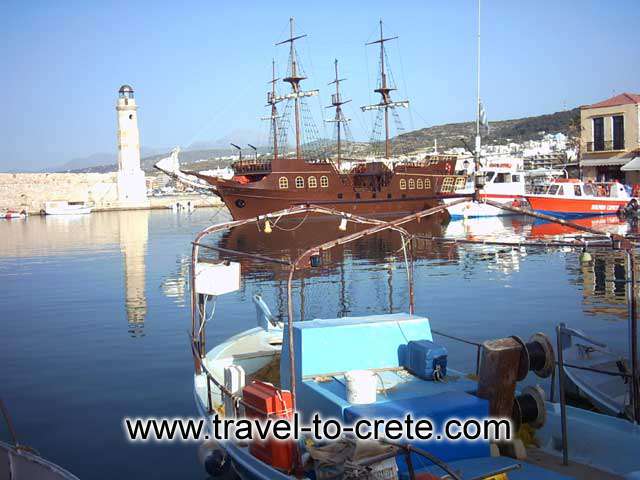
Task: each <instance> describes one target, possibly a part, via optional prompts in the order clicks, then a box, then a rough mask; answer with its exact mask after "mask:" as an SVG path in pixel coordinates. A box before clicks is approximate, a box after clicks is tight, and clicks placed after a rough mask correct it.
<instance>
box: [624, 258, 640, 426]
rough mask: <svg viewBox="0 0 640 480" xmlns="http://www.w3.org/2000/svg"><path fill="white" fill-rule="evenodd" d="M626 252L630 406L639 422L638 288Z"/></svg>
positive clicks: (633, 270)
mask: <svg viewBox="0 0 640 480" xmlns="http://www.w3.org/2000/svg"><path fill="white" fill-rule="evenodd" d="M626 253H627V303H628V306H629V353H630V355H631V385H630V387H631V407H632V409H633V419H634V421H635V422H636V423H637V424H640V385H639V384H640V378H639V377H638V290H637V286H636V261H635V257H634V254H633V251H632V250H631V249H627V250H626Z"/></svg>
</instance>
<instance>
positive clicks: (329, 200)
mask: <svg viewBox="0 0 640 480" xmlns="http://www.w3.org/2000/svg"><path fill="white" fill-rule="evenodd" d="M304 36H305V35H296V34H295V31H294V21H293V18H292V19H290V36H289V38H288V39H286V40H284V41H282V42H279V43H278V44H277V45H280V44H288V45H289V66H288V76H287V77H286V78H284V79H283V81H284V82H285V83H288V84H289V85H290V88H291V91H290V92H289V93H288V94H285V95H278V93H277V92H276V84H277V81H278V79H277V78H276V75H275V65H274V68H273V78H272V80H271V90H270V91H269V92H268V94H267V106H268V107H270V116H269V117H267V119H268V120H269V121H270V122H271V135H272V142H273V155H272V156H269V157H268V158H266V159H265V158H262V157H257V156H256V158H253V159H250V160H246V159H245V160H242V159H240V160H239V161H236V162H234V163H233V165H232V167H233V170H234V177H233V178H232V179H228V180H225V179H222V178H219V177H215V176H211V175H206V174H201V173H198V172H186V171H185V172H181V173H184V174H188V175H193V176H195V177H198V178H199V179H200V183H201V184H202V183H203V182H202V181H204V182H206V184H207V185H209V186H210V188H211V190H212V191H213V193H214V194H216V195H218V196H219V197H220V198H221V199H222V200H223V201H224V203H225V204H226V206H227V207H228V209H229V210H230V212H231V214H232V216H233V218H234V219H236V220H238V219H246V218H251V217H255V216H257V215H261V214H265V213H269V212H273V211H277V210H282V209H285V208H288V207H291V206H294V205H301V204H303V205H304V204H316V205H323V206H327V207H330V208H335V209H337V210H341V211H344V212H347V213H354V214H355V213H357V214H361V215H395V216H400V215H403V214H407V213H412V212H418V211H420V210H424V209H426V208H431V207H433V206H435V205H438V204H439V203H440V198H441V196H442V195H443V194H444V195H446V194H451V193H452V192H453V191H454V190H455V188H459V187H460V186H461V185H464V182H465V179H464V177H460V176H456V175H455V157H452V156H448V157H444V158H440V157H425V158H424V159H422V160H418V161H416V160H412V161H401V160H397V159H394V158H393V157H392V148H391V147H392V146H391V138H390V128H389V113H393V110H394V109H396V108H402V107H405V108H406V107H408V104H409V102H408V101H407V100H403V101H399V102H396V101H393V100H392V99H391V92H392V91H393V90H395V88H392V86H391V85H390V83H389V81H388V80H387V71H386V68H385V57H386V54H385V47H384V45H385V42H387V41H389V40H393V39H394V38H397V37H391V38H385V37H384V36H383V32H382V21H381V22H380V38H379V39H377V40H375V41H373V42H370V43H369V45H371V44H379V46H380V81H379V85H378V88H376V89H375V92H376V93H378V94H379V95H380V97H381V98H380V102H379V103H377V104H374V105H367V106H364V107H362V110H363V111H368V110H377V111H379V112H381V113H382V115H383V116H384V132H385V137H384V158H383V159H379V160H374V161H364V160H362V161H353V159H350V162H349V163H350V164H352V165H353V166H352V167H351V168H350V169H348V170H347V171H346V172H343V171H342V170H341V164H340V162H341V161H342V138H341V134H342V133H343V129H344V128H345V125H346V123H347V122H348V119H347V118H345V116H344V114H343V113H342V105H344V104H345V103H347V102H348V101H349V100H346V101H344V100H343V99H342V97H341V94H340V82H341V81H342V80H343V79H340V78H339V75H338V65H337V60H336V64H335V79H334V80H333V81H332V82H331V83H330V85H335V93H334V94H333V95H332V102H331V103H332V104H331V106H330V108H335V111H336V115H335V118H334V119H333V120H330V121H331V122H334V123H335V125H336V130H337V145H336V153H337V155H336V156H335V157H334V158H329V157H328V156H327V158H304V156H303V144H302V141H301V116H302V112H301V103H302V99H303V98H305V97H311V96H315V95H317V94H318V91H317V90H310V91H304V90H303V89H302V87H301V82H302V81H303V80H305V78H306V77H305V76H304V75H303V74H302V73H301V71H300V69H299V64H298V59H297V54H296V49H295V42H296V40H299V39H300V38H303V37H304ZM283 101H288V102H292V103H293V117H294V125H293V126H294V131H295V155H286V154H284V153H283V152H281V150H282V148H283V146H282V145H281V138H282V137H281V136H280V135H279V133H280V129H281V128H282V127H281V123H280V122H279V119H280V116H279V114H278V104H279V103H280V102H283Z"/></svg>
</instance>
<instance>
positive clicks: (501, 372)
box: [477, 333, 555, 418]
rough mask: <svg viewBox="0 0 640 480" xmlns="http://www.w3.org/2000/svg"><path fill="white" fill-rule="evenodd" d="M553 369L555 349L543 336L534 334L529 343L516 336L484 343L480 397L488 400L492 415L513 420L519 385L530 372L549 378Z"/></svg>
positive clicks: (479, 388) (478, 392)
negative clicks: (517, 386) (517, 384)
mask: <svg viewBox="0 0 640 480" xmlns="http://www.w3.org/2000/svg"><path fill="white" fill-rule="evenodd" d="M554 366H555V355H554V352H553V346H552V344H551V342H550V341H549V338H548V337H547V336H546V335H544V334H543V333H536V334H534V335H532V336H531V338H530V339H529V341H528V342H524V340H522V339H521V338H519V337H516V336H513V337H509V338H499V339H495V340H487V341H486V342H484V343H483V344H482V356H481V360H480V373H479V377H480V378H479V380H478V391H477V395H478V397H480V398H484V399H485V400H488V401H489V414H490V415H491V416H494V417H503V418H504V417H509V418H511V417H512V414H513V411H514V403H515V401H516V398H515V390H516V383H517V382H519V381H520V380H524V379H525V377H526V376H527V374H528V373H529V372H530V371H532V372H534V373H535V374H536V375H537V376H538V377H541V378H546V377H548V376H549V375H551V372H552V371H553V368H554ZM529 394H530V395H531V394H532V392H529Z"/></svg>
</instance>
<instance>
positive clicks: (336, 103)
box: [327, 59, 351, 170]
mask: <svg viewBox="0 0 640 480" xmlns="http://www.w3.org/2000/svg"><path fill="white" fill-rule="evenodd" d="M334 66H335V71H336V76H335V80H333V82H329V84H328V85H333V84H335V86H336V93H334V94H332V95H331V105H329V106H328V107H327V108H335V109H336V116H335V118H334V119H333V120H327V122H331V123H335V124H336V127H337V129H338V131H337V143H338V147H337V148H338V165H337V166H338V170H340V160H341V135H340V134H341V130H342V128H341V127H342V124H343V123H344V124H345V130H346V124H347V122H349V120H350V119H349V118H345V116H344V115H343V113H342V105H344V104H345V103H349V102H350V101H351V100H342V97H341V96H340V82H343V81H345V80H346V79H345V78H340V77H339V75H338V59H336V60H335V61H334Z"/></svg>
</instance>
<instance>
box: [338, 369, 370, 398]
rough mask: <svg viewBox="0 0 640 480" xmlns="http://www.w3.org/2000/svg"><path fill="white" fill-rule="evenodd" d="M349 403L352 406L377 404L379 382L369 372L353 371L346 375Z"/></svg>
mask: <svg viewBox="0 0 640 480" xmlns="http://www.w3.org/2000/svg"><path fill="white" fill-rule="evenodd" d="M344 378H345V379H346V381H347V401H348V402H349V403H352V404H355V405H357V404H367V403H375V401H376V388H377V387H378V382H377V380H376V377H375V374H374V373H373V372H370V371H369V370H351V371H349V372H347V373H345V375H344Z"/></svg>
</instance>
